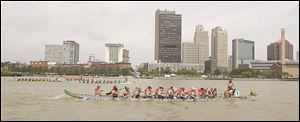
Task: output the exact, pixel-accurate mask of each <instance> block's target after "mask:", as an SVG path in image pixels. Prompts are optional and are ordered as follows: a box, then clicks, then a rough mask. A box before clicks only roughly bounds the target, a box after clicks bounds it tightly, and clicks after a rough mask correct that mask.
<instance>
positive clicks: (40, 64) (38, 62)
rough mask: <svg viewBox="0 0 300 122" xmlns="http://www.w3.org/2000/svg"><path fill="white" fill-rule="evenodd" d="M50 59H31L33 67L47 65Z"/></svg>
mask: <svg viewBox="0 0 300 122" xmlns="http://www.w3.org/2000/svg"><path fill="white" fill-rule="evenodd" d="M48 62H49V61H30V66H31V67H47V66H48Z"/></svg>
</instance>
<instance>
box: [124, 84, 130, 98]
mask: <svg viewBox="0 0 300 122" xmlns="http://www.w3.org/2000/svg"><path fill="white" fill-rule="evenodd" d="M123 95H124V98H125V99H130V97H131V93H130V89H129V87H127V86H125V93H124V94H123Z"/></svg>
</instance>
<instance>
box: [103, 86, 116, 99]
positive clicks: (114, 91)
mask: <svg viewBox="0 0 300 122" xmlns="http://www.w3.org/2000/svg"><path fill="white" fill-rule="evenodd" d="M110 94H112V96H113V98H116V97H118V96H119V89H118V87H117V86H113V88H112V90H111V91H110V92H108V93H106V95H110Z"/></svg>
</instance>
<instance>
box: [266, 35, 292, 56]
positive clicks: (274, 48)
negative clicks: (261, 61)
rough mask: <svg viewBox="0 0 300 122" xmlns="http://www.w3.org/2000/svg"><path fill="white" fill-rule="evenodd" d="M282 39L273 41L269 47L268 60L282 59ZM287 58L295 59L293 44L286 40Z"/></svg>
mask: <svg viewBox="0 0 300 122" xmlns="http://www.w3.org/2000/svg"><path fill="white" fill-rule="evenodd" d="M280 50H281V40H278V41H276V42H272V43H271V44H269V45H268V47H267V60H280V59H281V58H280V55H281V54H280ZM285 59H290V60H293V44H291V43H290V42H289V41H288V40H285Z"/></svg>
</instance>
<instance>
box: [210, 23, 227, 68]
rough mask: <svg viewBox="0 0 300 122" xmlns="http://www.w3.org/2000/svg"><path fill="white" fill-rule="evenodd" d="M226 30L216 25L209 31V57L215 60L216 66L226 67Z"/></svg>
mask: <svg viewBox="0 0 300 122" xmlns="http://www.w3.org/2000/svg"><path fill="white" fill-rule="evenodd" d="M227 40H228V37H227V32H226V30H224V29H221V27H220V26H217V27H215V28H213V29H212V33H211V58H213V59H215V60H216V64H217V68H218V69H221V70H225V69H227V65H228V63H227V60H228V59H227Z"/></svg>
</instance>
